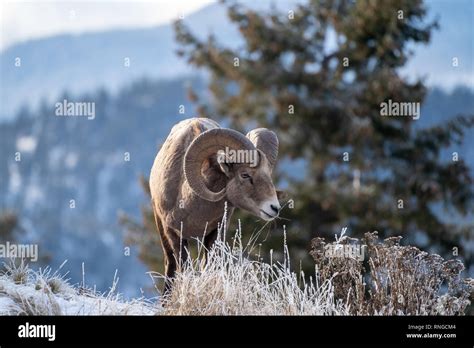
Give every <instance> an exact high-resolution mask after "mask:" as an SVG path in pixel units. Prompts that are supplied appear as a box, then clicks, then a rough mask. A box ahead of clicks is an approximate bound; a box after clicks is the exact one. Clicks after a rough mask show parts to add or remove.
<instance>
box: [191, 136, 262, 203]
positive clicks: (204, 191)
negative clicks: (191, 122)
mask: <svg viewBox="0 0 474 348" xmlns="http://www.w3.org/2000/svg"><path fill="white" fill-rule="evenodd" d="M226 146H227V147H229V148H231V149H234V150H255V146H254V145H253V144H252V142H251V141H250V140H249V139H248V138H246V137H244V135H243V134H241V133H239V132H237V131H235V130H232V129H227V128H213V129H210V130H208V131H205V132H203V133H201V134H200V135H199V136H198V137H196V138H195V139H194V140H193V141H192V143H191V144H190V145H189V147H188V149H187V150H186V154H185V155H184V162H183V169H184V176H185V178H186V180H187V182H188V184H189V186H190V187H191V189H192V190H193V191H194V193H196V194H197V195H198V196H199V197H201V198H202V199H205V200H208V201H211V202H217V201H220V200H221V199H222V198H224V196H225V193H226V192H225V188H224V189H222V190H221V191H219V192H213V191H211V190H209V189H208V188H207V187H206V185H205V184H204V181H203V178H202V175H201V167H202V163H203V162H204V160H205V159H206V158H209V157H210V156H212V155H214V154H217V152H218V151H219V150H224V149H225V147H226Z"/></svg>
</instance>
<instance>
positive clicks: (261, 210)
mask: <svg viewBox="0 0 474 348" xmlns="http://www.w3.org/2000/svg"><path fill="white" fill-rule="evenodd" d="M260 212H262V213H263V214H264V216H265V217H268V218H270V219H274V218H276V217H277V216H276V215H270V214H268V213H267V212H266V211H265V210H263V209H260Z"/></svg>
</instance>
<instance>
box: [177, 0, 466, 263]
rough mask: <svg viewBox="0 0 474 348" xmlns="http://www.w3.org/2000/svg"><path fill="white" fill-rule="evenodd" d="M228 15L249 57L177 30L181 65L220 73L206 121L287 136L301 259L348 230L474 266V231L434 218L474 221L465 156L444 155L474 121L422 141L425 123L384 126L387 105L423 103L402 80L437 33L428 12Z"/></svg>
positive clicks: (297, 9)
mask: <svg viewBox="0 0 474 348" xmlns="http://www.w3.org/2000/svg"><path fill="white" fill-rule="evenodd" d="M225 6H227V8H228V16H229V18H230V20H231V22H232V23H233V24H235V25H236V26H238V28H239V30H240V33H241V34H242V37H243V40H244V41H243V42H244V44H243V47H239V48H238V49H235V48H232V47H228V46H225V45H222V44H221V43H218V42H217V41H216V39H215V38H214V37H213V36H210V37H209V38H208V39H207V40H200V39H199V38H198V37H197V36H195V35H194V34H193V33H192V32H191V31H190V30H189V29H188V28H187V27H186V25H185V21H177V22H176V24H175V28H176V35H177V40H178V41H179V43H180V49H179V52H178V53H179V54H180V55H182V56H184V57H185V58H186V59H187V60H188V61H189V63H190V64H192V65H194V66H196V67H200V68H203V69H205V70H207V71H208V72H209V73H210V84H209V90H210V92H211V96H212V98H211V102H207V103H206V102H203V101H198V103H199V104H201V105H200V107H199V110H200V114H201V116H205V117H211V118H215V117H216V116H218V117H223V118H225V119H226V120H230V121H231V123H232V125H233V126H234V127H236V128H238V129H240V130H242V131H245V130H246V129H247V128H248V126H249V124H250V123H252V124H253V125H255V124H257V125H258V126H262V127H268V128H270V129H272V130H274V131H276V133H277V134H278V136H279V139H280V156H279V163H280V164H279V171H278V177H279V179H280V181H281V182H287V183H288V184H289V189H288V191H289V198H290V199H293V200H294V209H285V211H284V212H283V215H284V216H285V217H287V218H289V219H290V220H291V221H288V222H286V225H287V229H288V230H289V231H290V232H289V246H290V248H291V247H294V248H307V247H308V244H309V241H310V240H311V238H312V237H313V236H316V235H318V236H325V235H326V236H328V235H329V236H333V235H334V233H340V231H341V229H342V228H343V227H347V234H349V235H355V236H360V235H361V234H362V233H364V232H367V231H373V230H377V231H379V233H380V234H381V235H382V236H389V235H399V234H401V235H404V236H407V237H408V239H409V240H410V239H411V240H410V241H411V242H413V241H414V240H415V235H416V234H418V233H422V234H424V235H426V236H427V237H428V240H429V245H433V246H437V247H441V248H438V249H440V250H439V251H444V252H447V251H448V250H450V249H451V248H453V247H457V248H459V250H460V254H461V255H463V252H464V256H465V257H466V258H468V259H469V258H470V260H471V261H469V262H472V255H467V254H465V252H466V251H464V250H463V245H462V244H461V243H460V240H461V238H462V237H463V236H464V237H469V227H468V228H467V229H466V228H465V226H464V228H462V226H452V225H449V224H447V223H445V222H443V221H442V219H441V218H440V215H439V214H436V213H435V212H434V208H435V207H437V206H440V205H443V206H444V207H445V208H446V209H449V211H451V214H461V215H463V214H466V213H468V212H469V211H470V210H471V211H472V207H473V201H474V199H473V198H474V193H473V185H472V184H473V179H472V177H471V175H470V172H469V168H468V167H467V166H466V164H465V162H464V160H463V158H462V156H461V155H459V157H458V158H456V160H455V158H454V156H453V160H449V161H442V160H441V159H440V154H441V151H442V150H444V149H447V148H448V147H450V146H453V145H456V144H460V143H461V141H462V138H463V132H464V130H465V128H466V127H471V126H472V125H473V124H474V117H473V116H472V115H470V116H469V117H465V116H459V117H457V118H455V119H453V120H451V121H449V122H443V123H441V124H437V125H435V126H433V127H430V128H426V129H420V128H419V127H414V123H415V122H417V121H416V120H415V119H414V118H416V117H415V116H414V115H412V116H413V117H384V116H382V105H383V104H382V103H389V102H392V103H395V104H396V103H422V102H423V99H424V96H425V92H426V89H425V87H424V85H423V83H422V81H421V80H416V79H415V78H414V77H413V76H408V77H404V76H402V75H401V74H400V72H399V70H400V68H401V67H403V66H404V65H405V63H406V62H407V60H408V59H409V57H410V50H409V46H410V45H413V44H425V43H428V42H429V39H430V34H431V32H432V30H433V29H435V28H436V27H437V23H436V22H433V23H426V19H425V17H426V9H425V7H424V5H423V3H422V1H412V0H406V1H400V0H387V1H383V2H375V1H363V0H361V1H342V0H340V1H338V0H319V1H308V2H307V3H304V4H300V5H295V6H294V8H291V9H288V10H289V11H288V13H282V12H278V10H276V9H272V10H270V11H268V12H261V11H255V10H251V9H248V8H246V7H244V6H242V5H240V4H237V3H227V2H226V3H225ZM329 41H334V45H327V44H326V43H327V42H329ZM328 46H334V47H332V48H330V49H329V48H328ZM414 105H419V104H414ZM446 116H449V115H446ZM421 117H430V116H429V115H421ZM450 159H451V158H450ZM301 161H303V162H301ZM283 163H285V164H283ZM301 163H303V164H304V169H303V170H301V169H300V167H299V166H298V164H301ZM244 228H245V225H244ZM470 229H471V231H472V226H470ZM291 231H297V232H294V233H291ZM270 245H271V244H270Z"/></svg>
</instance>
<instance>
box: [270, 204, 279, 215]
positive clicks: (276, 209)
mask: <svg viewBox="0 0 474 348" xmlns="http://www.w3.org/2000/svg"><path fill="white" fill-rule="evenodd" d="M270 208H272V210H273V211H274V212H275V213H277V214H278V207H277V206H276V205H273V204H271V205H270Z"/></svg>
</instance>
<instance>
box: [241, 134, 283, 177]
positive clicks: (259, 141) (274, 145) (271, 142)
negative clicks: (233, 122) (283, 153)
mask: <svg viewBox="0 0 474 348" xmlns="http://www.w3.org/2000/svg"><path fill="white" fill-rule="evenodd" d="M246 137H247V138H249V139H250V141H251V142H252V143H253V144H254V146H255V147H256V148H257V149H259V150H261V151H262V152H263V153H264V154H265V156H267V159H268V162H270V165H271V167H272V169H273V167H274V166H275V164H276V161H277V157H278V137H277V135H276V134H275V132H272V131H271V130H269V129H267V128H256V129H254V130H251V131H250V132H248V133H247V135H246Z"/></svg>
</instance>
